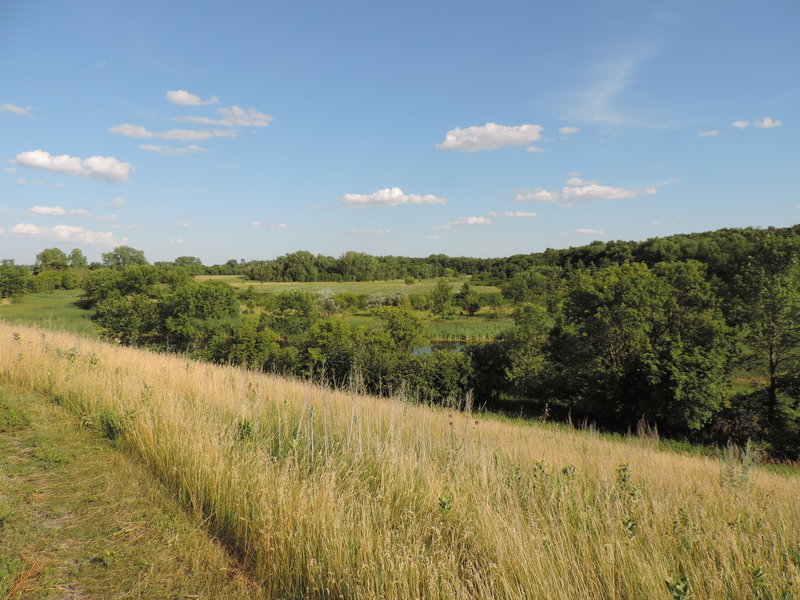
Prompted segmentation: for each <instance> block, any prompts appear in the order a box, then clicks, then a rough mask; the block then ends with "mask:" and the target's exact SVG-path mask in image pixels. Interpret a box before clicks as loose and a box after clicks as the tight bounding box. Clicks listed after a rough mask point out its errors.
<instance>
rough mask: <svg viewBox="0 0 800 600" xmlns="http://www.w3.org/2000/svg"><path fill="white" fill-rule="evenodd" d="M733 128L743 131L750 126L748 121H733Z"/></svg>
mask: <svg viewBox="0 0 800 600" xmlns="http://www.w3.org/2000/svg"><path fill="white" fill-rule="evenodd" d="M731 125H733V126H734V127H738V128H739V129H744V128H745V127H749V126H750V121H734V122H733V123H731Z"/></svg>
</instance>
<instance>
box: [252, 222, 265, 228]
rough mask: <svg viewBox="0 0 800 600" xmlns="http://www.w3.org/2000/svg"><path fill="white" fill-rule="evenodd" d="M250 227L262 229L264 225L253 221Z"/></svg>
mask: <svg viewBox="0 0 800 600" xmlns="http://www.w3.org/2000/svg"><path fill="white" fill-rule="evenodd" d="M250 225H252V226H253V227H263V226H264V224H263V223H262V222H261V221H253V222H252V223H250Z"/></svg>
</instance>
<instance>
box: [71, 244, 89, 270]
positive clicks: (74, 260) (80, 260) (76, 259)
mask: <svg viewBox="0 0 800 600" xmlns="http://www.w3.org/2000/svg"><path fill="white" fill-rule="evenodd" d="M88 264H89V261H87V260H86V256H85V255H84V254H83V252H82V251H81V249H80V248H73V249H72V251H71V252H70V253H69V266H70V267H73V268H75V269H85V268H86V267H87V266H88Z"/></svg>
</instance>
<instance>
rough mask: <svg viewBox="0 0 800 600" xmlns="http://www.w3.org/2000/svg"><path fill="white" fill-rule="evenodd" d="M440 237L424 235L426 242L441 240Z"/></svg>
mask: <svg viewBox="0 0 800 600" xmlns="http://www.w3.org/2000/svg"><path fill="white" fill-rule="evenodd" d="M441 237H442V236H440V235H436V234H433V233H432V234H431V235H426V236H425V239H426V240H438V239H441Z"/></svg>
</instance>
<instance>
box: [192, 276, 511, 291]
mask: <svg viewBox="0 0 800 600" xmlns="http://www.w3.org/2000/svg"><path fill="white" fill-rule="evenodd" d="M195 279H197V280H199V281H223V282H225V283H227V284H229V285H232V286H234V287H245V286H249V287H254V288H255V289H256V290H258V291H265V292H281V291H284V290H303V291H306V292H319V291H322V290H331V291H332V292H334V293H339V292H349V293H353V294H385V295H389V294H393V293H395V292H404V293H406V294H427V293H429V292H430V291H431V290H433V288H434V287H435V286H436V282H437V281H438V280H437V279H421V280H419V281H416V282H414V283H412V284H411V285H407V284H406V283H404V282H403V280H402V279H396V280H391V281H310V282H302V281H300V282H261V281H249V280H247V279H245V278H244V277H241V276H238V275H199V276H197V277H195ZM469 280H470V278H469V277H454V278H450V279H449V281H451V282H452V286H453V291H454V292H457V291H458V290H459V289H461V285H462V284H463V283H464V282H465V281H469ZM472 289H474V290H475V291H476V292H499V291H500V290H499V288H496V287H494V286H490V285H475V286H473V288H472Z"/></svg>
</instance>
